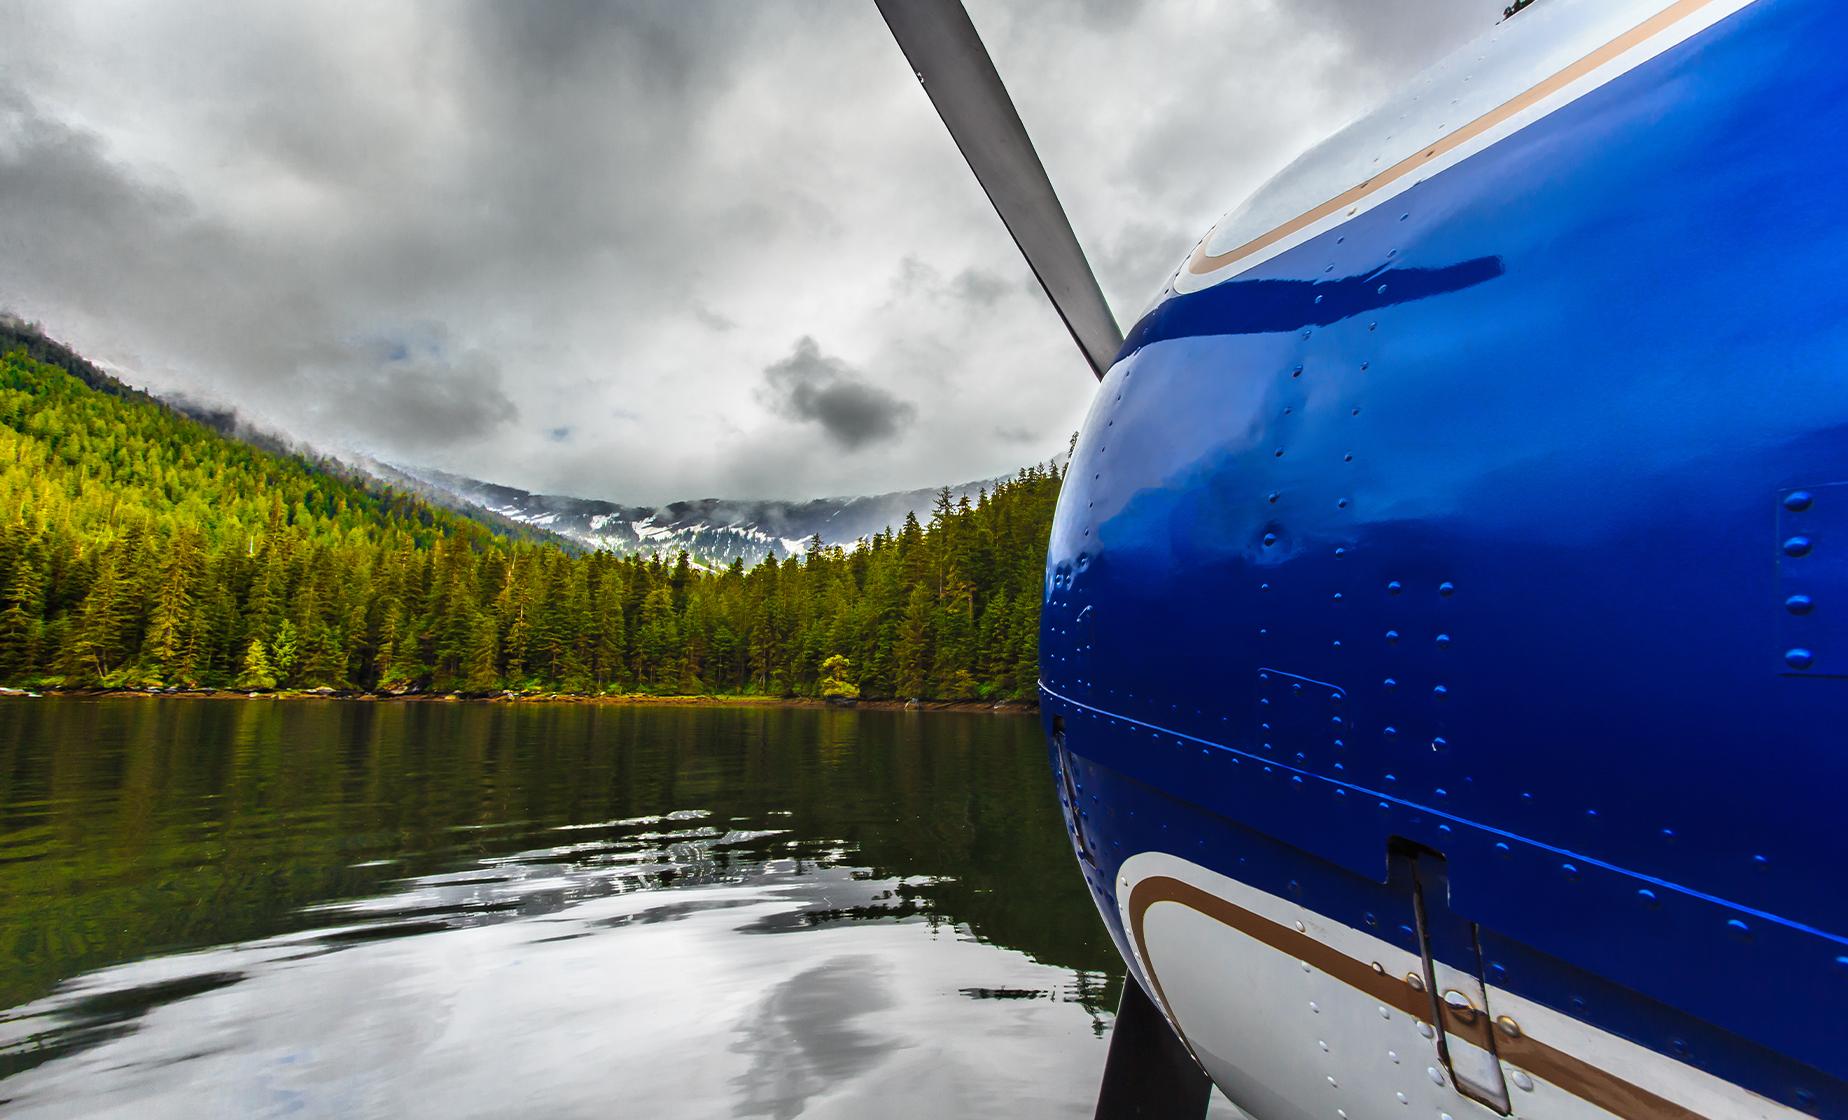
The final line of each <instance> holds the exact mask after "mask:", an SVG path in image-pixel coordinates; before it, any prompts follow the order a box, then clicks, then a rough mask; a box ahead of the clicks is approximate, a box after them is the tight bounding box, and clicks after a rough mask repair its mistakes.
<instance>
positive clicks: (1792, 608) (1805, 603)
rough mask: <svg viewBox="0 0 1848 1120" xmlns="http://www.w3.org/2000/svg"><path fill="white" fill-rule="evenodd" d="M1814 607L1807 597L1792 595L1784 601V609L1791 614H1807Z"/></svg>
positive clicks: (1813, 603)
mask: <svg viewBox="0 0 1848 1120" xmlns="http://www.w3.org/2000/svg"><path fill="white" fill-rule="evenodd" d="M1815 606H1816V604H1815V602H1813V601H1812V600H1811V599H1810V597H1809V596H1808V595H1792V596H1791V597H1790V598H1788V599H1786V600H1784V609H1785V610H1787V611H1789V612H1790V613H1791V614H1808V613H1809V612H1810V611H1811V610H1813V609H1814V608H1815Z"/></svg>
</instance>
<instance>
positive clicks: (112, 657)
mask: <svg viewBox="0 0 1848 1120" xmlns="http://www.w3.org/2000/svg"><path fill="white" fill-rule="evenodd" d="M35 353H36V355H37V356H35ZM41 358H43V359H47V360H41ZM1059 482H1060V473H1059V469H1058V467H1057V466H1056V465H1051V464H1049V465H1045V466H1038V467H1033V468H1029V469H1025V470H1022V471H1020V472H1019V473H1018V474H1017V475H1016V476H1015V477H1014V478H1012V479H1009V480H1007V481H1004V482H1002V483H1000V484H998V485H996V486H995V488H994V489H993V490H991V491H986V492H984V493H982V494H981V495H980V496H979V497H978V499H977V500H976V501H973V502H971V501H969V500H967V499H963V500H961V501H956V502H952V501H951V500H950V496H949V492H948V491H944V492H943V493H942V494H941V495H940V496H939V499H938V501H937V504H936V507H935V508H934V509H933V510H932V511H931V513H930V516H929V520H928V522H927V523H923V524H921V523H919V521H918V520H917V519H916V518H915V517H911V516H908V517H907V518H906V520H905V522H904V524H903V525H902V526H899V527H897V528H895V529H891V530H888V531H886V532H882V533H880V534H878V535H875V536H873V537H871V538H867V539H862V540H861V541H859V542H857V543H856V545H855V546H854V547H852V548H850V549H844V548H840V547H824V546H823V545H822V543H821V541H820V540H819V539H816V540H812V541H811V542H810V544H809V548H808V550H807V552H806V554H805V555H802V556H799V557H790V558H787V559H781V560H779V559H778V558H776V557H775V556H772V557H770V558H769V559H766V560H765V561H763V562H762V563H760V564H759V565H757V566H756V567H754V568H750V569H746V568H745V567H744V566H743V563H742V562H738V563H734V564H733V565H732V566H730V567H729V568H723V569H719V570H716V571H709V570H706V569H704V568H702V567H701V566H700V565H699V564H697V563H696V562H694V561H693V559H692V558H689V557H687V556H686V555H684V554H682V555H681V556H680V557H679V558H678V560H677V561H667V560H664V559H659V558H644V557H635V556H616V555H612V554H610V553H607V552H596V553H584V552H580V551H575V550H572V549H570V548H567V547H564V546H561V545H560V544H559V543H556V542H553V541H550V540H534V539H531V538H530V536H528V537H526V538H522V537H519V536H515V535H511V534H508V533H505V532H502V531H500V530H499V529H498V528H497V527H495V526H492V525H489V524H485V523H483V522H481V521H478V520H474V519H471V518H469V517H466V516H463V515H462V514H459V513H455V512H451V511H449V510H445V509H441V508H437V507H435V506H433V505H430V504H428V503H427V502H425V501H423V500H422V499H420V498H418V497H417V496H415V495H411V494H404V493H398V492H394V491H393V490H392V489H390V488H389V487H387V486H385V485H383V484H380V483H377V482H375V481H372V480H370V479H366V478H362V477H358V476H354V475H351V474H350V473H347V472H343V471H341V470H339V469H335V467H334V466H333V465H331V464H328V463H324V462H319V461H316V460H313V459H311V458H308V457H304V456H302V455H299V454H295V453H291V452H289V451H288V450H286V449H282V448H278V447H270V446H259V445H257V444H254V443H250V442H244V441H241V440H238V439H233V438H229V437H228V436H226V435H224V434H221V433H220V432H218V431H216V430H214V429H213V428H212V427H209V426H207V425H206V424H204V423H201V422H199V421H198V420H195V419H192V418H189V417H187V416H184V415H181V414H180V413H178V412H176V411H175V410H173V409H172V408H169V407H168V406H166V405H165V404H163V403H162V402H160V401H158V400H156V399H154V398H152V397H149V396H147V395H146V394H143V393H140V392H138V391H135V390H131V389H128V388H126V387H125V386H122V385H121V384H120V383H119V382H116V381H114V380H113V379H112V378H109V377H108V376H107V375H106V374H103V373H101V372H100V371H98V370H96V369H95V368H94V367H93V366H90V365H89V364H88V363H84V362H82V361H81V360H80V359H75V358H74V356H72V355H70V354H69V352H68V351H65V350H63V349H62V348H61V347H56V346H55V344H53V345H52V347H51V349H50V350H47V349H45V348H44V347H43V346H40V347H37V348H29V347H26V346H20V345H14V346H13V347H12V349H10V350H8V351H7V352H6V353H5V354H4V356H0V684H5V685H9V686H13V687H22V688H114V689H165V688H179V689H192V688H215V689H239V690H252V691H263V690H275V689H293V690H310V689H332V690H336V691H347V690H356V691H368V692H381V693H427V692H439V693H462V694H466V695H490V694H498V693H501V692H504V691H515V692H522V693H524V692H542V693H551V692H559V693H575V694H606V693H607V694H628V693H650V694H658V695H693V694H711V695H754V696H765V697H788V696H814V697H853V696H861V697H867V698H892V697H897V698H913V697H916V698H932V699H946V700H969V699H995V700H1000V699H1031V698H1032V697H1033V694H1034V683H1035V680H1036V679H1037V659H1038V626H1039V601H1040V588H1041V577H1042V570H1043V568H1044V564H1045V553H1046V539H1047V535H1048V531H1049V528H1050V525H1051V521H1052V512H1053V504H1054V502H1055V500H1056V499H1057V496H1058V490H1059Z"/></svg>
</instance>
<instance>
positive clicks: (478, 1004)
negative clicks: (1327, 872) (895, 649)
mask: <svg viewBox="0 0 1848 1120" xmlns="http://www.w3.org/2000/svg"><path fill="white" fill-rule="evenodd" d="M0 961H4V965H5V968H4V973H3V974H0V1006H6V1007H10V1008H11V1010H9V1011H5V1012H0V1108H3V1109H4V1110H5V1111H6V1112H7V1113H8V1114H9V1115H20V1116H38V1115H46V1116H51V1115H74V1114H82V1115H108V1114H111V1113H115V1114H120V1115H129V1114H131V1113H132V1114H133V1115H135V1116H136V1117H137V1120H143V1118H145V1117H148V1116H163V1115H175V1116H178V1115H188V1116H196V1115H240V1116H241V1115H270V1114H278V1115H279V1114H283V1113H289V1114H302V1115H356V1114H357V1115H446V1116H454V1115H484V1116H485V1115H506V1114H510V1113H520V1114H530V1115H559V1116H564V1115H598V1116H607V1115H612V1114H614V1115H632V1116H681V1115H685V1116H725V1115H736V1116H771V1117H793V1116H797V1115H812V1116H851V1115H865V1114H867V1113H869V1112H872V1111H875V1110H876V1111H878V1112H879V1113H881V1114H883V1115H887V1116H906V1115H920V1116H922V1115H985V1114H994V1115H1000V1114H1007V1115H1010V1116H1021V1115H1026V1116H1031V1115H1079V1114H1084V1113H1086V1112H1088V1109H1089V1106H1090V1102H1091V1100H1092V1099H1093V1097H1092V1094H1094V1092H1095V1088H1096V1084H1097V1078H1098V1075H1099V1072H1100V1070H1101V1065H1102V1061H1103V1056H1104V1038H1105V1035H1106V1032H1107V1026H1108V1022H1109V1010H1110V1009H1111V1008H1113V1007H1114V1006H1115V1000H1116V995H1117V992H1118V985H1119V984H1120V964H1119V963H1118V961H1117V959H1116V956H1115V953H1114V951H1113V950H1112V949H1111V947H1110V945H1109V942H1108V940H1107V938H1106V936H1105V934H1104V932H1103V929H1102V926H1101V924H1100V923H1099V921H1098V919H1097V917H1096V914H1095V912H1094V911H1093V909H1092V907H1091V904H1090V902H1089V899H1088V898H1087V897H1086V895H1085V893H1084V889H1083V885H1082V882H1081V881H1080V879H1079V876H1078V874H1077V871H1076V868H1075V867H1074V865H1073V863H1072V857H1071V851H1070V847H1069V845H1068V843H1067V841H1066V838H1065V835H1064V833H1063V831H1062V828H1061V824H1060V821H1059V817H1058V811H1057V806H1056V802H1055V799H1054V795H1053V792H1052V786H1051V782H1050V778H1049V775H1048V772H1047V765H1046V761H1045V755H1044V749H1043V745H1042V742H1041V739H1040V732H1039V727H1038V723H1037V721H1036V720H1035V719H1033V718H1031V717H1021V716H1001V715H986V714H958V713H939V712H930V713H906V712H875V711H853V710H815V709H788V708H749V709H747V708H729V707H601V706H589V705H486V704H443V703H367V702H350V701H289V702H280V701H278V702H270V701H228V700H188V699H159V700H149V699H100V700H78V699H37V700H12V701H7V702H5V703H4V704H3V705H0Z"/></svg>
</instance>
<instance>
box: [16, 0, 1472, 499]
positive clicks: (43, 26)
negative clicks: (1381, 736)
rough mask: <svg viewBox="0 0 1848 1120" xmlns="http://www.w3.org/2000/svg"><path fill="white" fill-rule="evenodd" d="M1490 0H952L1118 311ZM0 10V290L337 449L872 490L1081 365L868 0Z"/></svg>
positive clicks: (1027, 426) (1039, 418) (1049, 444)
mask: <svg viewBox="0 0 1848 1120" xmlns="http://www.w3.org/2000/svg"><path fill="white" fill-rule="evenodd" d="M1503 3H1505V0H1397V2H1386V0H1365V2H1363V0H1303V2H1302V3H1298V4H1249V5H1247V4H1227V5H1222V6H1216V7H1210V8H1204V9H1203V8H1201V7H1199V6H1196V5H1191V4H1182V3H1178V2H1175V3H1166V2H1161V0H1147V2H1143V3H1135V4H1128V3H1107V2H1102V0H1097V2H1092V3H1087V4H1084V5H1080V6H1073V5H1069V4H1063V3H1052V2H1050V0H969V7H970V9H971V15H972V16H973V18H974V19H975V22H976V24H977V26H978V28H979V29H980V30H981V31H982V33H983V35H984V38H985V39H986V40H987V43H988V45H989V48H990V51H991V53H992V54H993V55H994V57H995V60H996V63H997V65H998V67H999V68H1000V70H1001V72H1002V74H1003V76H1004V77H1005V78H1006V79H1007V81H1008V83H1009V86H1010V88H1011V89H1012V91H1013V93H1014V96H1015V99H1016V101H1017V102H1018V104H1019V106H1020V110H1021V114H1022V117H1023V119H1024V120H1025V121H1026V123H1027V126H1028V128H1029V130H1030V131H1031V132H1032V133H1033V135H1034V137H1035V140H1036V142H1037V144H1038V147H1039V149H1040V153H1041V155H1042V157H1043V160H1044V162H1045V163H1046V165H1047V167H1048V169H1049V171H1050V172H1051V174H1052V177H1053V180H1054V182H1055V184H1056V185H1057V186H1058V188H1059V190H1060V192H1061V194H1062V196H1063V198H1064V199H1065V202H1066V205H1067V208H1068V209H1069V211H1070V213H1071V216H1072V221H1073V224H1074V226H1075V227H1076V229H1077V231H1078V234H1079V237H1080V240H1081V241H1082V242H1083V243H1084V245H1085V246H1086V248H1087V250H1088V252H1089V254H1090V257H1091V260H1092V262H1093V264H1094V265H1095V266H1096V267H1097V269H1098V272H1099V276H1100V279H1101V281H1102V283H1103V287H1104V290H1105V293H1106V295H1107V296H1108V297H1109V298H1110V300H1111V302H1112V304H1113V306H1115V308H1116V309H1117V312H1118V314H1119V317H1120V318H1122V319H1124V320H1125V321H1127V320H1128V319H1129V318H1130V317H1132V316H1133V315H1134V314H1135V313H1136V312H1137V311H1138V310H1139V309H1140V306H1141V304H1142V302H1143V301H1144V300H1145V299H1146V298H1147V297H1148V295H1149V294H1150V293H1152V292H1153V291H1154V290H1155V289H1156V288H1157V287H1158V286H1159V284H1160V283H1161V281H1162V279H1163V278H1164V276H1165V275H1166V273H1167V271H1168V270H1169V269H1171V268H1172V267H1173V265H1174V263H1175V262H1176V261H1177V260H1178V259H1179V257H1180V255H1181V254H1182V253H1184V252H1185V251H1186V250H1187V249H1188V248H1189V247H1190V246H1191V245H1192V244H1193V242H1194V240H1195V239H1196V238H1198V237H1199V236H1200V234H1201V233H1202V232H1203V231H1204V230H1205V229H1206V227H1207V226H1208V225H1209V224H1210V223H1211V222H1212V221H1213V220H1214V219H1215V218H1216V217H1218V215H1219V214H1220V213H1221V212H1223V211H1224V210H1225V209H1227V208H1229V207H1230V206H1231V205H1233V204H1234V203H1236V202H1237V201H1238V199H1239V198H1240V197H1241V196H1242V195H1243V194H1245V193H1246V192H1247V191H1248V190H1250V189H1251V188H1252V187H1254V186H1256V185H1257V184H1258V183H1259V182H1261V181H1262V180H1263V179H1264V178H1266V177H1268V176H1269V175H1270V174H1271V173H1273V172H1274V171H1276V170H1277V169H1278V168H1280V167H1282V166H1283V165H1284V164H1285V163H1287V162H1288V161H1289V160H1290V159H1291V158H1292V157H1294V156H1295V155H1296V154H1297V153H1298V152H1300V151H1301V150H1302V149H1303V148H1305V147H1307V146H1308V145H1309V144H1311V143H1313V142H1314V141H1315V140H1317V139H1319V138H1320V137H1321V136H1324V135H1326V134H1328V133H1329V132H1331V131H1332V130H1333V129H1335V128H1336V127H1338V126H1340V125H1341V124H1343V123H1345V121H1346V120H1348V119H1350V118H1351V117H1353V116H1355V115H1357V114H1358V113H1359V112H1361V111H1364V110H1365V109H1366V108H1367V107H1368V106H1369V105H1370V104H1371V103H1373V102H1374V101H1375V100H1377V99H1378V98H1379V97H1380V96H1382V95H1383V94H1384V93H1385V92H1387V91H1388V90H1390V89H1391V88H1393V86H1394V85H1396V84H1397V83H1400V82H1402V81H1404V80H1405V79H1406V78H1407V77H1408V76H1409V75H1410V74H1412V73H1414V72H1415V71H1416V70H1417V69H1418V68H1419V67H1421V66H1422V65H1424V64H1425V63H1427V62H1430V61H1433V60H1435V59H1436V58H1437V57H1438V56H1440V55H1442V54H1443V53H1446V52H1447V51H1448V50H1449V49H1450V48H1451V47H1453V46H1456V45H1458V44H1460V43H1461V42H1463V41H1464V40H1466V39H1467V38H1469V37H1470V36H1472V35H1474V34H1475V33H1477V32H1480V31H1483V30H1486V29H1488V28H1489V27H1491V26H1492V25H1493V23H1494V19H1495V16H1496V14H1497V13H1498V12H1499V9H1500V7H1501V6H1502V4H1503ZM0 27H4V28H6V34H5V35H3V36H0V310H5V311H11V312H15V313H17V314H19V315H21V316H22V317H25V318H28V319H32V320H36V321H38V322H41V323H43V324H44V325H45V326H46V327H47V329H49V330H50V331H52V332H53V333H54V334H57V335H60V336H62V337H64V338H65V339H66V340H67V341H69V342H71V343H72V344H74V345H76V346H77V347H79V348H80V349H81V350H83V351H84V352H86V353H87V354H88V355H90V356H91V357H93V358H95V359H97V360H99V361H101V362H103V363H105V364H108V365H112V366H114V367H115V368H116V369H118V370H119V371H121V372H122V373H123V374H124V375H125V376H127V377H128V379H129V380H131V381H133V382H135V383H137V384H142V385H146V386H149V387H151V388H153V389H155V390H156V391H165V392H175V393H184V394H185V395H187V396H188V397H190V398H191V399H193V400H195V401H208V402H212V403H213V406H214V407H229V408H234V409H235V410H236V411H237V412H238V414H239V415H240V416H244V417H248V418H249V419H250V420H251V421H252V422H253V423H255V424H257V425H259V426H264V427H268V428H272V429H275V430H278V431H282V432H284V433H286V434H288V435H289V436H291V437H295V438H299V439H302V440H305V441H307V442H309V443H311V444H313V445H315V446H318V447H321V448H324V449H327V450H332V451H336V452H338V451H343V450H351V451H360V452H366V453H370V454H373V455H376V456H378V457H380V458H386V459H409V460H412V461H417V462H423V463H427V464H429V465H432V466H438V467H446V468H449V469H452V470H459V471H462V472H465V473H469V474H474V475H479V476H484V477H487V478H490V479H492V480H495V481H503V482H508V483H511V484H514V485H519V486H524V487H528V488H532V489H543V490H555V491H568V492H576V493H581V494H591V495H598V496H607V497H613V498H619V499H622V500H628V501H659V500H671V499H676V498H683V497H687V496H689V495H699V494H727V495H731V496H738V497H802V496H805V495H813V494H818V493H844V492H864V491H867V490H880V489H895V488H900V487H915V486H928V485H933V484H936V483H939V482H943V481H951V480H956V479H965V478H979V477H984V476H988V475H994V474H999V473H1003V472H1007V471H1011V470H1012V469H1013V468H1014V467H1016V466H1018V465H1020V464H1021V463H1022V462H1023V461H1027V460H1031V459H1035V458H1041V457H1044V456H1046V455H1050V454H1052V453H1054V452H1056V451H1058V450H1060V449H1061V447H1062V445H1063V442H1064V440H1065V437H1066V435H1067V434H1068V433H1069V432H1070V431H1072V430H1073V429H1074V428H1075V427H1076V426H1077V425H1078V423H1079V421H1080V418H1081V417H1082V415H1083V413H1084V410H1085V408H1086V406H1087V404H1088V401H1089V395H1090V392H1091V391H1092V387H1093V386H1094V384H1095V383H1094V382H1093V381H1092V379H1091V378H1090V377H1089V375H1088V373H1087V371H1086V370H1085V369H1084V367H1083V364H1082V362H1080V361H1079V360H1078V358H1077V355H1076V353H1075V351H1074V350H1073V349H1072V348H1071V345H1070V342H1069V341H1068V340H1067V339H1066V337H1065V335H1064V331H1063V330H1062V328H1061V327H1060V325H1059V322H1058V319H1057V316H1056V315H1054V314H1053V312H1052V311H1051V310H1050V309H1049V308H1048V307H1047V306H1046V305H1045V303H1044V301H1043V299H1041V298H1040V296H1039V295H1038V293H1037V290H1036V289H1035V287H1034V285H1033V281H1032V279H1031V276H1030V274H1029V273H1028V272H1027V270H1026V268H1025V266H1024V265H1023V264H1022V263H1021V262H1020V261H1019V259H1018V258H1017V257H1016V255H1015V253H1014V250H1013V246H1012V244H1011V242H1010V240H1009V239H1008V237H1007V234H1006V232H1005V231H1004V230H1003V229H1002V228H1001V226H1000V224H999V222H998V221H997V220H996V219H995V217H994V215H993V213H992V212H991V211H990V210H989V208H988V204H987V202H986V200H985V198H984V197H983V195H982V192H981V190H980V188H979V187H977V186H976V184H975V183H974V182H973V180H972V179H971V178H970V176H969V175H968V172H967V171H966V169H965V168H964V167H963V165H962V163H961V160H960V158H959V157H958V155H957V153H956V149H955V146H954V145H953V144H952V143H951V142H950V140H949V138H948V137H947V136H946V135H945V134H944V132H943V129H942V126H941V124H940V123H939V122H938V121H937V119H936V116H935V114H934V112H933V111H932V110H931V108H930V106H929V103H928V101H927V100H926V99H925V97H924V95H923V94H922V92H921V91H920V90H919V89H918V88H917V83H916V80H915V79H914V78H913V77H912V75H911V73H910V71H909V69H908V68H907V67H906V65H905V63H904V60H903V58H902V56H901V55H900V54H899V52H898V50H897V48H896V47H895V46H893V44H892V43H891V42H890V40H889V38H888V37H887V35H886V32H885V29H884V26H883V25H882V23H881V22H880V20H879V18H878V15H877V13H876V12H875V10H874V8H873V6H872V4H871V3H870V2H867V3H858V2H846V0H843V2H829V0H765V2H764V3H755V4H737V3H731V2H727V0H681V2H675V3H667V2H661V3H641V2H622V0H551V2H535V3H523V4H506V3H499V2H490V0H472V2H456V3H450V2H437V0H406V2H404V3H401V4H393V5H384V6H381V5H376V4H371V3H364V2H361V0H277V2H275V3H265V4H251V5H231V6H225V5H208V4H204V3H194V2H188V0H77V2H74V3H69V4H43V3H38V2H36V0H0ZM797 336H806V337H808V338H810V339H826V340H827V341H828V353H823V351H822V350H821V348H820V347H819V346H815V345H813V344H812V343H811V344H810V347H809V348H805V347H803V346H801V345H798V346H797V348H796V349H795V350H794V351H793V352H792V351H791V350H790V348H789V340H790V339H791V338H792V337H797ZM832 354H851V355H854V362H855V365H854V366H853V367H848V366H847V365H845V364H844V363H842V362H841V360H840V359H839V358H836V357H833V356H831V355H832ZM792 422H794V423H795V424H796V425H797V426H798V428H806V429H809V430H814V431H819V432H820V433H822V434H824V435H825V436H826V437H827V438H826V439H823V440H791V439H790V438H789V433H790V431H791V425H792ZM560 432H568V433H569V435H568V436H567V437H560V436H559V435H558V433H560ZM1041 441H1044V442H1045V444H1046V445H1045V446H1041V445H1040V442H1041ZM842 449H848V450H851V451H852V452H853V454H851V455H842V454H840V451H841V450H842Z"/></svg>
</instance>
